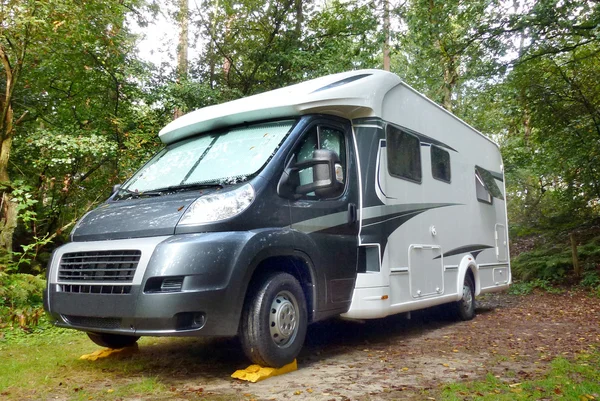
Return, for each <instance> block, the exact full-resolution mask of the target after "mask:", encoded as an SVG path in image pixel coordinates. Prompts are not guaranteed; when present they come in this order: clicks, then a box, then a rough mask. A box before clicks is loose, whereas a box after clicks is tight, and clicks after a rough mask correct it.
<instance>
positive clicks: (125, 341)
mask: <svg viewBox="0 0 600 401" xmlns="http://www.w3.org/2000/svg"><path fill="white" fill-rule="evenodd" d="M87 335H88V337H89V338H90V340H92V341H93V342H94V343H95V344H97V345H99V346H101V347H107V348H113V349H118V348H125V347H130V346H132V345H134V344H135V343H136V342H137V340H139V339H140V338H139V337H138V336H125V335H122V334H108V333H87Z"/></svg>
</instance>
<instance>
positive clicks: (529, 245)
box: [0, 0, 600, 328]
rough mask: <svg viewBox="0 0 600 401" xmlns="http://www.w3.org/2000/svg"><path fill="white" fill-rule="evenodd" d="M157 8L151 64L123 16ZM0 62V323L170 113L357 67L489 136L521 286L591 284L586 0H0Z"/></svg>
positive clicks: (595, 99)
mask: <svg viewBox="0 0 600 401" xmlns="http://www.w3.org/2000/svg"><path fill="white" fill-rule="evenodd" d="M161 15H162V16H163V17H165V18H166V19H167V20H168V21H170V23H171V27H170V29H171V30H173V31H177V32H178V33H179V42H178V43H172V44H171V45H170V46H168V45H167V46H165V47H164V48H161V47H158V48H157V49H156V52H157V54H160V53H161V52H164V54H165V55H166V59H167V60H168V59H169V55H171V56H172V58H176V60H173V62H163V63H160V64H155V63H151V62H148V61H144V59H143V58H142V57H140V55H139V54H138V51H137V48H136V44H137V43H138V42H139V41H140V37H139V35H136V34H134V33H133V27H135V26H137V27H141V29H142V31H143V29H144V27H148V24H149V23H150V22H152V21H153V20H154V19H155V18H157V17H158V16H161ZM188 50H191V51H189V52H188ZM0 62H1V73H0V89H1V93H0V197H1V200H0V202H1V203H0V328H1V327H2V326H6V325H19V326H22V327H28V326H31V325H35V324H36V323H37V321H38V319H39V318H40V316H41V315H42V312H41V307H40V306H41V290H42V288H43V286H44V274H45V268H46V264H47V262H48V260H49V257H50V255H51V252H52V250H53V249H54V248H55V247H57V246H59V245H60V244H62V243H64V242H65V241H67V240H68V235H69V232H70V230H71V229H72V227H73V225H74V224H75V222H76V221H77V219H78V218H80V217H81V216H82V215H83V214H85V213H86V212H87V211H89V210H90V209H91V208H93V207H94V206H96V205H98V204H99V203H101V202H103V201H104V200H105V199H107V198H108V196H109V195H110V193H111V189H112V185H114V184H118V183H122V182H124V181H125V180H126V179H127V178H128V177H129V176H131V174H132V173H133V172H134V171H135V170H136V169H137V168H138V167H139V166H140V165H141V164H142V163H143V162H144V161H146V160H147V159H148V158H149V157H150V156H151V155H153V154H154V153H155V152H156V151H157V150H159V149H160V148H161V146H162V145H161V143H160V141H159V140H158V137H157V132H158V131H159V130H160V128H162V127H163V126H164V125H165V124H167V123H168V122H169V121H171V120H172V119H173V118H176V117H177V116H179V115H181V114H184V113H186V112H188V111H191V110H194V109H197V108H200V107H204V106H208V105H211V104H216V103H221V102H224V101H228V100H232V99H236V98H239V97H242V96H247V95H251V94H255V93H260V92H264V91H267V90H270V89H274V88H278V87H282V86H285V85H289V84H293V83H297V82H301V81H304V80H307V79H310V78H315V77H319V76H322V75H326V74H331V73H335V72H342V71H347V70H352V69H360V68H383V69H387V70H391V71H392V72H395V73H397V74H398V75H399V76H400V77H401V78H402V79H404V80H405V81H406V82H407V83H408V84H410V85H411V86H413V87H414V88H416V89H417V90H419V91H421V92H423V93H425V94H426V95H427V96H428V97H430V98H431V99H433V100H434V101H436V102H438V103H439V104H440V105H441V106H442V107H444V108H446V109H448V110H450V111H452V112H453V113H454V114H456V115H457V116H459V117H460V118H462V119H464V120H465V121H467V122H468V123H470V124H471V125H473V126H474V127H475V128H477V129H478V130H480V131H481V132H483V133H484V134H485V135H487V136H489V137H490V138H492V139H494V140H495V141H497V142H498V143H499V144H500V146H501V149H502V154H503V158H504V168H505V174H506V183H507V198H508V208H509V209H508V213H509V225H510V238H511V245H512V256H513V259H512V262H513V272H514V275H515V277H516V278H517V279H518V280H521V282H522V283H524V284H522V285H521V286H516V287H514V288H516V289H517V291H527V290H531V289H532V288H534V287H543V288H549V287H550V286H552V285H556V284H557V283H565V282H568V283H571V284H576V285H580V286H584V287H585V288H589V289H590V290H591V291H594V292H595V293H596V294H597V295H598V296H600V270H599V269H600V228H599V227H600V205H599V201H600V162H599V157H600V80H599V79H598V76H599V75H600V2H598V1H596V0H578V1H572V0H537V1H536V0H511V1H509V0H468V1H467V0H444V1H442V0H394V1H392V0H378V1H375V2H372V1H367V0H354V1H339V0H325V1H323V0H279V1H274V0H266V1H265V0H263V1H257V0H194V1H190V2H189V3H188V1H187V0H163V1H152V0H148V1H144V0H86V1H79V0H0ZM574 256H576V258H574Z"/></svg>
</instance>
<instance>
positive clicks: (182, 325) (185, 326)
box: [175, 312, 206, 330]
mask: <svg viewBox="0 0 600 401" xmlns="http://www.w3.org/2000/svg"><path fill="white" fill-rule="evenodd" d="M175 318H176V319H177V323H176V327H175V329H176V330H195V329H201V328H202V327H204V324H205V323H206V315H205V314H204V313H203V312H181V313H178V314H176V315H175Z"/></svg>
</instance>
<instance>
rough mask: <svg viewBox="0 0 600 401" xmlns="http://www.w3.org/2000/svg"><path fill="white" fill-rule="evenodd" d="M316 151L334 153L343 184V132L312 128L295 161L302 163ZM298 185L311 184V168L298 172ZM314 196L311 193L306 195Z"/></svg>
mask: <svg viewBox="0 0 600 401" xmlns="http://www.w3.org/2000/svg"><path fill="white" fill-rule="evenodd" d="M317 149H327V150H331V151H333V152H335V153H336V154H337V155H338V156H339V158H340V164H341V166H342V177H343V182H345V178H346V141H345V139H344V132H343V131H341V130H339V129H336V128H331V127H327V126H321V125H318V126H314V127H312V128H311V129H310V130H309V131H308V132H307V133H306V135H305V136H304V138H303V139H302V141H301V142H300V145H299V147H298V150H297V151H296V161H297V162H303V161H306V160H309V159H312V157H313V152H314V151H315V150H317ZM299 175H300V185H306V184H310V183H311V182H313V171H312V167H309V168H305V169H303V170H300V171H299ZM308 196H309V197H311V196H314V194H313V193H310V194H308Z"/></svg>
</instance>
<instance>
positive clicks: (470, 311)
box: [455, 274, 475, 320]
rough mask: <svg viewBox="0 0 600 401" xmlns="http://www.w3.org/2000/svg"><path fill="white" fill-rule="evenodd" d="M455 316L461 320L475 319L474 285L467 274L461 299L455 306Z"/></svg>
mask: <svg viewBox="0 0 600 401" xmlns="http://www.w3.org/2000/svg"><path fill="white" fill-rule="evenodd" d="M455 308H456V314H457V316H458V318H459V319H461V320H471V319H473V317H475V283H473V279H472V278H471V276H470V275H469V274H467V275H466V276H465V282H464V284H463V290H462V298H461V299H460V300H459V301H458V302H456V304H455Z"/></svg>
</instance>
